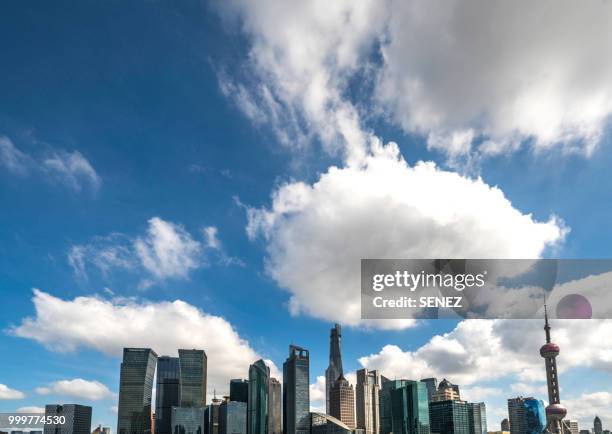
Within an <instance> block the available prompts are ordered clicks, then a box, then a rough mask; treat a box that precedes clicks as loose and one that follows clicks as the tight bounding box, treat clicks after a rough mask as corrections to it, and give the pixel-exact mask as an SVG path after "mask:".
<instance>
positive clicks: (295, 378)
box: [283, 345, 310, 434]
mask: <svg viewBox="0 0 612 434" xmlns="http://www.w3.org/2000/svg"><path fill="white" fill-rule="evenodd" d="M309 386H310V356H309V353H308V350H307V349H305V348H301V347H298V346H295V345H290V346H289V357H287V360H285V363H283V434H308V433H309V431H310V391H309Z"/></svg>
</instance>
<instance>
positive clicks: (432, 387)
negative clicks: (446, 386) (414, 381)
mask: <svg viewBox="0 0 612 434" xmlns="http://www.w3.org/2000/svg"><path fill="white" fill-rule="evenodd" d="M421 382H423V383H425V384H426V385H427V400H428V401H432V398H433V395H434V393H436V389H437V388H438V380H437V379H436V378H434V377H432V378H423V379H422V380H421Z"/></svg>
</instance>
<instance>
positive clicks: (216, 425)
mask: <svg viewBox="0 0 612 434" xmlns="http://www.w3.org/2000/svg"><path fill="white" fill-rule="evenodd" d="M221 403H223V400H222V399H219V398H217V397H216V396H215V397H214V398H213V399H212V401H211V402H210V405H209V406H208V407H206V410H205V411H204V423H205V427H204V428H205V433H206V434H219V430H220V424H221V421H220V417H221V416H220V411H221Z"/></svg>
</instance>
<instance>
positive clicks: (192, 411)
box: [170, 406, 206, 434]
mask: <svg viewBox="0 0 612 434" xmlns="http://www.w3.org/2000/svg"><path fill="white" fill-rule="evenodd" d="M204 411H205V408H204V407H176V406H175V407H172V410H171V413H170V415H171V416H170V419H171V422H170V424H171V426H172V434H204V433H205V431H206V428H205V426H206V425H205V420H204Z"/></svg>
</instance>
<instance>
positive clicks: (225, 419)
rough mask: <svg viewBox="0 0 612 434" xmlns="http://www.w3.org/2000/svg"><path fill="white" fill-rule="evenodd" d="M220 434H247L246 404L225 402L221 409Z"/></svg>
mask: <svg viewBox="0 0 612 434" xmlns="http://www.w3.org/2000/svg"><path fill="white" fill-rule="evenodd" d="M219 434H247V404H246V402H234V401H229V402H224V403H222V404H221V406H220V407H219Z"/></svg>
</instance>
